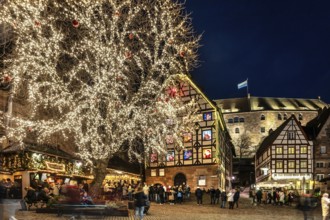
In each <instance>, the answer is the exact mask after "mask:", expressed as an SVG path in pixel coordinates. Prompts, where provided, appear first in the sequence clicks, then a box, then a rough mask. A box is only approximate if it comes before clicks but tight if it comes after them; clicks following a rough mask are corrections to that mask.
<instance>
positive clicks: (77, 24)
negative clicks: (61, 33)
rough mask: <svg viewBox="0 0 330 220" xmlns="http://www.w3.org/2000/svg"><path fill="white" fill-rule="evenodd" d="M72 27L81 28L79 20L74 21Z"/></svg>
mask: <svg viewBox="0 0 330 220" xmlns="http://www.w3.org/2000/svg"><path fill="white" fill-rule="evenodd" d="M72 26H73V27H75V28H77V27H79V22H78V21H77V20H73V21H72Z"/></svg>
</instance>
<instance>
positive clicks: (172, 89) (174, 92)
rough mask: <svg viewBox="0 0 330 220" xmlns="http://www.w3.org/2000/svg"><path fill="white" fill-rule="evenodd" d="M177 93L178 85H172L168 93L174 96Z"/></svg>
mask: <svg viewBox="0 0 330 220" xmlns="http://www.w3.org/2000/svg"><path fill="white" fill-rule="evenodd" d="M176 93H177V89H176V87H170V88H169V91H168V95H169V96H170V97H172V98H174V97H175V96H176Z"/></svg>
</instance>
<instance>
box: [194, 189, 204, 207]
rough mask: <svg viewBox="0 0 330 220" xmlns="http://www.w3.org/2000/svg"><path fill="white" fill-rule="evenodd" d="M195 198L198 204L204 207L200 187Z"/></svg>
mask: <svg viewBox="0 0 330 220" xmlns="http://www.w3.org/2000/svg"><path fill="white" fill-rule="evenodd" d="M195 196H196V198H197V204H198V205H203V191H202V190H201V189H200V188H199V187H197V189H196V191H195Z"/></svg>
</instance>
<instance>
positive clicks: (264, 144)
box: [256, 115, 308, 154]
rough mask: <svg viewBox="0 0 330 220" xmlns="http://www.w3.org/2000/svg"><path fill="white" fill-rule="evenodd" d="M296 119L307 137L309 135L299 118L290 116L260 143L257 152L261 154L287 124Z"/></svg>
mask: <svg viewBox="0 0 330 220" xmlns="http://www.w3.org/2000/svg"><path fill="white" fill-rule="evenodd" d="M291 120H294V121H295V122H296V124H297V125H298V127H299V129H300V130H301V131H302V133H303V135H304V137H305V138H306V140H307V139H308V138H307V135H306V133H305V131H304V129H303V128H302V126H301V124H300V122H299V121H298V120H297V118H296V117H295V116H294V115H292V116H291V117H290V118H288V119H287V120H286V121H284V122H283V123H282V124H281V125H280V126H279V127H278V128H277V129H276V130H275V131H273V132H271V133H270V134H269V135H268V136H267V137H266V138H265V139H264V140H263V141H262V143H261V144H260V146H259V149H258V150H257V153H256V154H259V153H261V152H263V151H264V150H266V149H267V148H268V147H269V146H270V145H272V144H273V142H274V141H275V140H276V138H277V137H278V136H279V135H280V133H281V132H282V130H283V129H284V128H285V127H286V126H287V124H288V123H289V122H290V121H291Z"/></svg>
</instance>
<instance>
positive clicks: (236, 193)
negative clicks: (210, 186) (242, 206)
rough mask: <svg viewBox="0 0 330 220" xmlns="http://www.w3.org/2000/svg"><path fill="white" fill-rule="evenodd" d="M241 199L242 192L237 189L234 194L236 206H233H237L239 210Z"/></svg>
mask: <svg viewBox="0 0 330 220" xmlns="http://www.w3.org/2000/svg"><path fill="white" fill-rule="evenodd" d="M239 197H240V191H239V189H236V192H235V194H234V204H233V206H234V205H235V204H236V208H238V199H239Z"/></svg>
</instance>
